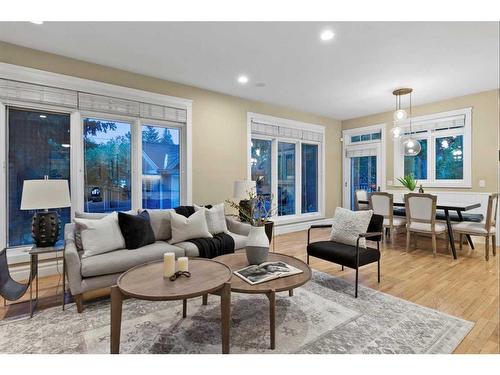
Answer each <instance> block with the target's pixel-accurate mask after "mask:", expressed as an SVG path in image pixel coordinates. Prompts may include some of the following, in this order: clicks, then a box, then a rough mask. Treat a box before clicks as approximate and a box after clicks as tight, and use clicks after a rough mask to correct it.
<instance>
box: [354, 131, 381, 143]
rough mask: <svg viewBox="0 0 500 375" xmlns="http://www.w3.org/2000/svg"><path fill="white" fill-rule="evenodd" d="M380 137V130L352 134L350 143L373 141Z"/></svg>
mask: <svg viewBox="0 0 500 375" xmlns="http://www.w3.org/2000/svg"><path fill="white" fill-rule="evenodd" d="M380 137H381V132H376V133H367V134H359V135H352V136H351V143H357V142H369V141H375V140H378V139H380Z"/></svg>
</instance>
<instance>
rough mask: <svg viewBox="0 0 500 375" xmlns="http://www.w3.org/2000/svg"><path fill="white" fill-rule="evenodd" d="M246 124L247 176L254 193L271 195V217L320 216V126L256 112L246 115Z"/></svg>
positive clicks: (295, 218)
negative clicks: (272, 209)
mask: <svg viewBox="0 0 500 375" xmlns="http://www.w3.org/2000/svg"><path fill="white" fill-rule="evenodd" d="M253 116H255V117H253ZM248 126H249V127H250V128H251V142H250V143H251V146H250V150H249V158H250V163H249V178H251V179H252V180H253V181H256V185H257V194H259V195H264V196H266V197H273V198H274V199H273V205H274V209H275V211H274V212H275V216H276V217H275V220H277V221H280V222H287V223H288V222H294V221H300V220H305V219H306V218H307V219H310V218H312V217H316V216H318V217H320V216H321V215H323V209H324V204H323V203H324V202H323V197H322V191H323V187H324V186H323V183H324V180H323V178H322V175H323V173H324V171H323V170H322V167H323V166H322V158H323V154H322V153H323V147H322V146H323V137H324V127H322V126H318V125H313V124H304V123H297V122H295V121H291V120H286V119H280V118H276V117H271V116H265V115H258V114H250V116H249V123H248ZM322 171H323V172H322Z"/></svg>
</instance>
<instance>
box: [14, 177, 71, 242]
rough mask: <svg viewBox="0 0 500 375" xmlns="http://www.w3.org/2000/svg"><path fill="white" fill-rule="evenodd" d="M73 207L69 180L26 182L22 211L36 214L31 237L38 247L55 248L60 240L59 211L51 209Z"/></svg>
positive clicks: (46, 179) (46, 178)
mask: <svg viewBox="0 0 500 375" xmlns="http://www.w3.org/2000/svg"><path fill="white" fill-rule="evenodd" d="M63 207H71V199H70V197H69V186H68V181H67V180H49V179H48V177H47V176H46V177H45V179H44V180H25V181H24V184H23V195H22V198H21V210H43V211H38V212H35V214H34V215H33V221H32V224H31V236H32V237H33V241H34V242H35V244H36V246H37V247H49V246H54V245H55V244H56V242H57V239H58V238H59V231H60V221H59V214H58V213H57V211H49V209H51V208H63Z"/></svg>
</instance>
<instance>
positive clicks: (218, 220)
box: [194, 203, 227, 234]
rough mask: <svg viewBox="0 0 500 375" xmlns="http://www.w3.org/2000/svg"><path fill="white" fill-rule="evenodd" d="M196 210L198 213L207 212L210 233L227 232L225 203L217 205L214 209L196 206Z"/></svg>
mask: <svg viewBox="0 0 500 375" xmlns="http://www.w3.org/2000/svg"><path fill="white" fill-rule="evenodd" d="M194 210H195V211H196V212H198V211H203V212H205V217H206V219H207V225H208V231H209V232H210V233H211V234H217V233H226V232H227V224H226V216H225V215H224V203H220V204H216V205H215V206H213V207H212V208H206V207H200V206H197V205H196V204H195V205H194Z"/></svg>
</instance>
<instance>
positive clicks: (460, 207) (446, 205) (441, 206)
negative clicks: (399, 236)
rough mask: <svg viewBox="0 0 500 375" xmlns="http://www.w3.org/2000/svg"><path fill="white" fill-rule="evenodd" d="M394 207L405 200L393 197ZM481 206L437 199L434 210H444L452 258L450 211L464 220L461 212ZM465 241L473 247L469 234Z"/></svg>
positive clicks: (454, 249)
mask: <svg viewBox="0 0 500 375" xmlns="http://www.w3.org/2000/svg"><path fill="white" fill-rule="evenodd" d="M359 203H362V204H370V202H369V201H368V200H360V201H359ZM393 205H394V207H405V202H404V201H402V200H397V199H394V201H393ZM478 207H481V203H466V202H446V201H445V200H440V199H439V198H438V199H437V203H436V210H442V211H444V216H445V220H446V226H447V229H448V240H449V241H450V246H451V252H452V254H453V259H457V250H456V248H455V239H454V237H453V226H452V225H451V219H450V211H455V212H456V213H457V216H458V221H459V222H460V221H464V218H463V215H462V213H463V212H466V211H470V210H473V209H475V208H478ZM466 238H467V242H469V245H470V246H471V248H472V249H474V244H473V242H472V238H471V237H470V235H468V234H467V235H466Z"/></svg>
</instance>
